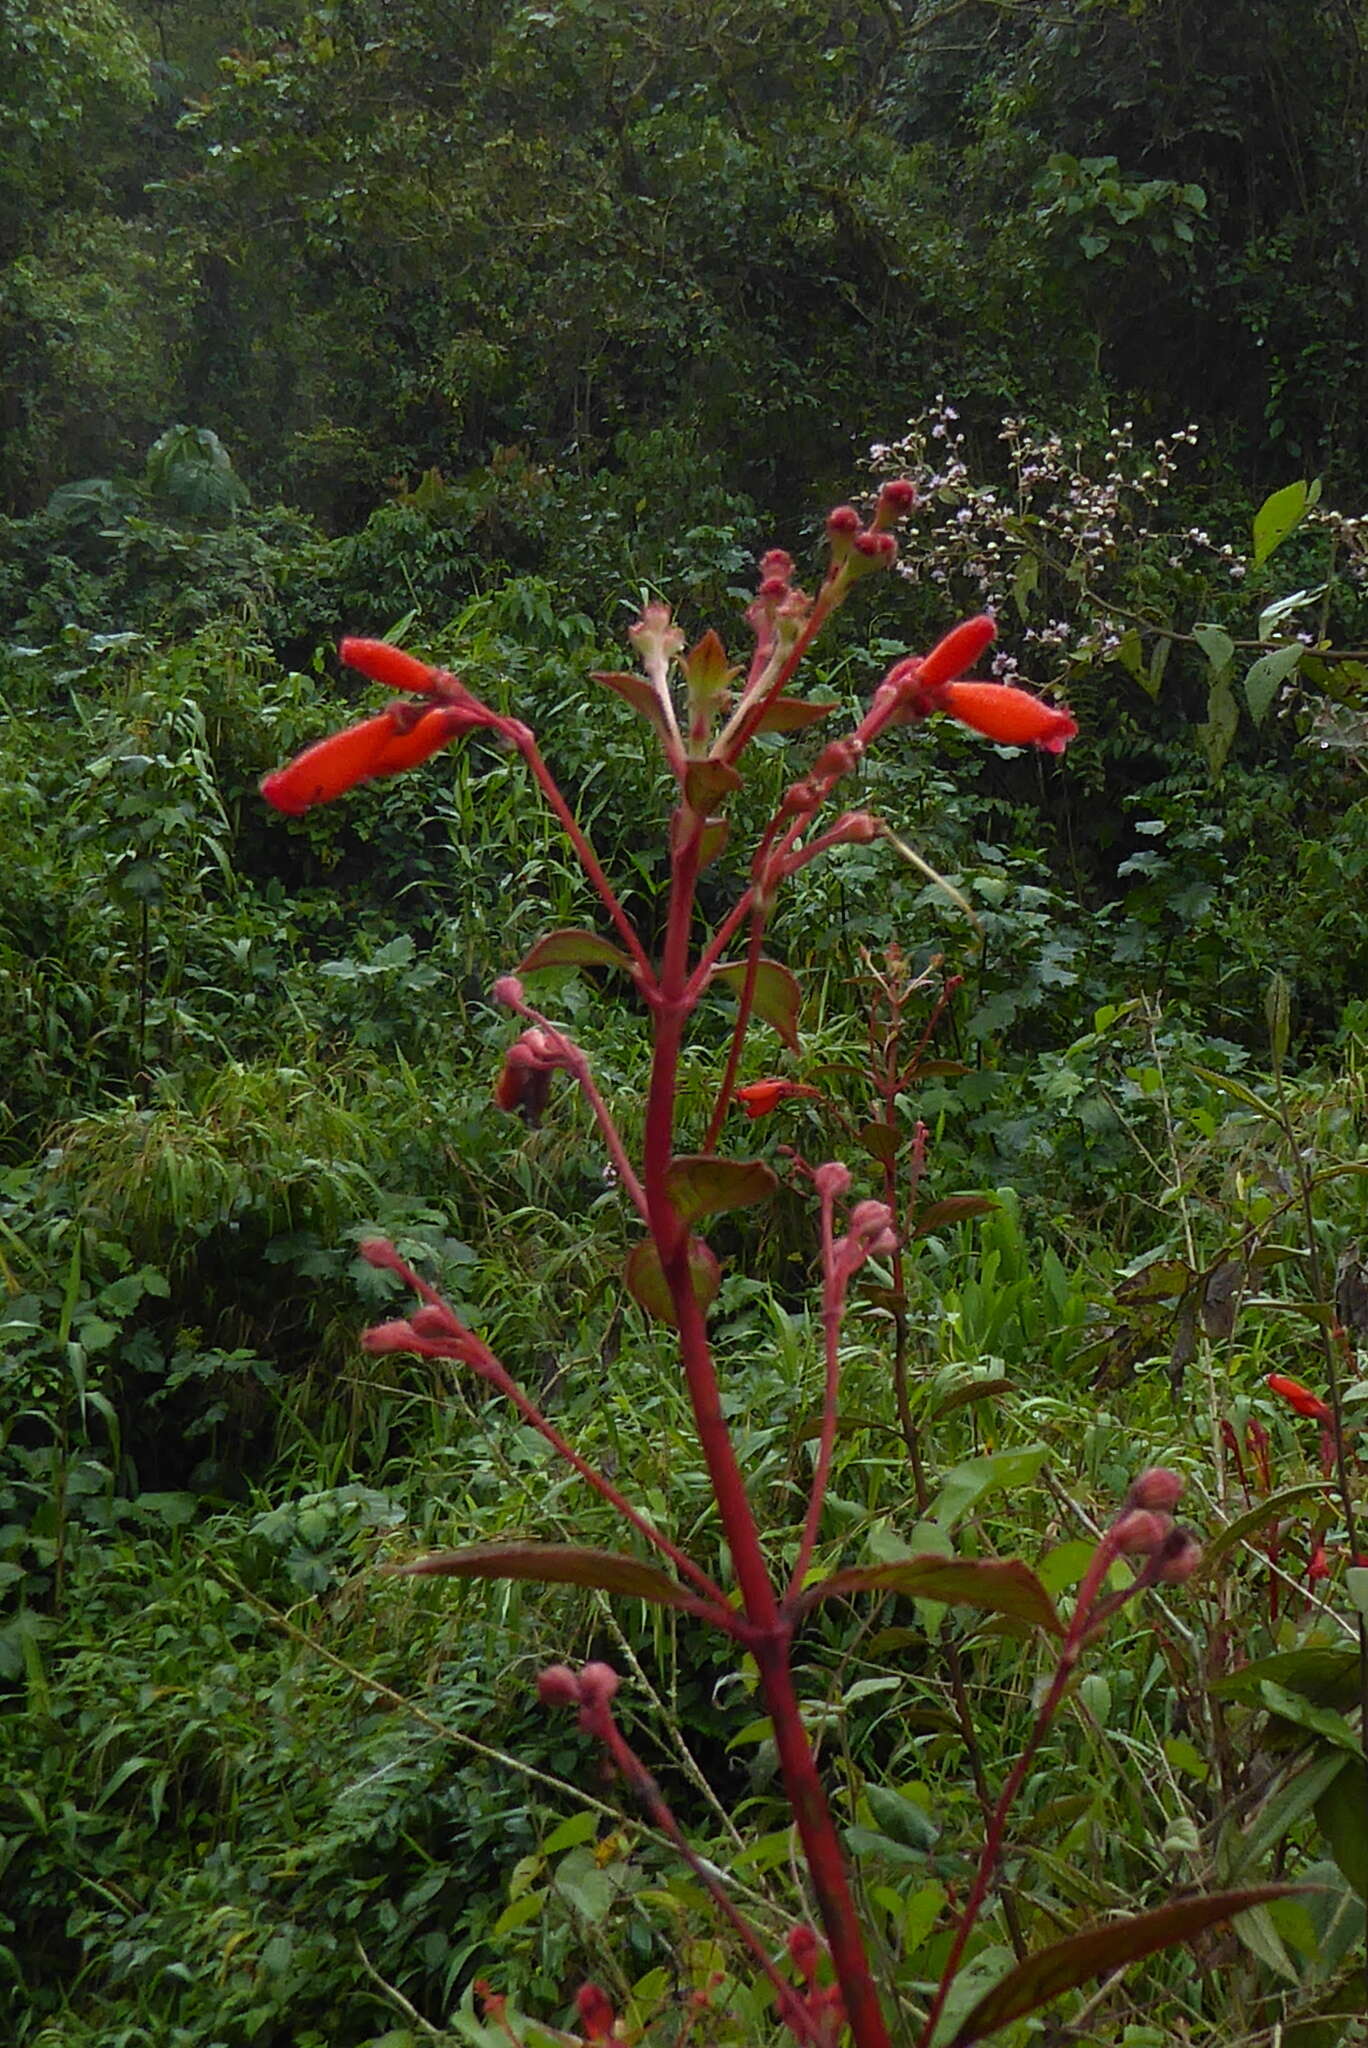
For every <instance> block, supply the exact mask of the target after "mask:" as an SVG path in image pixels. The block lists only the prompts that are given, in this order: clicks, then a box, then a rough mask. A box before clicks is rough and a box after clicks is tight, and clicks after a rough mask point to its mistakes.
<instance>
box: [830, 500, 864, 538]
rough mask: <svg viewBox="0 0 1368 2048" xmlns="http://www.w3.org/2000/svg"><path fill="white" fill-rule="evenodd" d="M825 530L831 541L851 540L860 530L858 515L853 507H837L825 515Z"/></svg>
mask: <svg viewBox="0 0 1368 2048" xmlns="http://www.w3.org/2000/svg"><path fill="white" fill-rule="evenodd" d="M826 530H827V532H828V534H829V535H830V536H831V538H832V540H837V539H840V540H853V539H854V538H855V535H856V534H857V533H858V532H859V530H860V515H859V513H858V512H857V511H856V510H855V507H854V506H853V505H837V506H836V507H835V509H834V511H831V512H828V513H827V521H826Z"/></svg>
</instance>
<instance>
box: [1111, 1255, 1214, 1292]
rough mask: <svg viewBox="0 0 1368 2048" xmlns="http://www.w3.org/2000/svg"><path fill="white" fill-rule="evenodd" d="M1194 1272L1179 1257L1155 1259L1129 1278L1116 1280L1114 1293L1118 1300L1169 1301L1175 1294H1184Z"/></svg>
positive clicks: (1193, 1278)
mask: <svg viewBox="0 0 1368 2048" xmlns="http://www.w3.org/2000/svg"><path fill="white" fill-rule="evenodd" d="M1196 1277H1197V1276H1196V1274H1195V1273H1194V1272H1193V1271H1192V1268H1191V1267H1190V1266H1185V1265H1184V1263H1183V1261H1182V1260H1181V1259H1155V1260H1153V1261H1152V1263H1151V1264H1150V1265H1148V1266H1142V1267H1141V1269H1140V1271H1139V1272H1138V1273H1132V1274H1131V1275H1130V1277H1129V1279H1126V1280H1120V1281H1118V1282H1117V1285H1116V1289H1115V1293H1116V1299H1117V1300H1118V1301H1124V1302H1133V1301H1170V1300H1172V1299H1173V1297H1174V1296H1175V1295H1179V1294H1186V1293H1187V1291H1188V1289H1189V1287H1191V1285H1192V1283H1193V1281H1194V1280H1195V1279H1196Z"/></svg>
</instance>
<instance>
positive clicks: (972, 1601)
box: [802, 1555, 1064, 1636]
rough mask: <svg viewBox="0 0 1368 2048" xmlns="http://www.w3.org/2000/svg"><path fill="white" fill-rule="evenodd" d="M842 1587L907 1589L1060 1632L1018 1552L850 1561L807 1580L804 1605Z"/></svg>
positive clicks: (835, 1594) (1046, 1596) (926, 1597)
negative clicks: (815, 1580) (846, 1565)
mask: <svg viewBox="0 0 1368 2048" xmlns="http://www.w3.org/2000/svg"><path fill="white" fill-rule="evenodd" d="M847 1593H906V1594H908V1595H910V1596H911V1597H912V1598H914V1599H917V1600H939V1601H943V1602H944V1604H945V1605H946V1606H947V1607H978V1608H982V1609H983V1611H984V1612H985V1613H988V1614H1010V1615H1013V1616H1014V1617H1015V1618H1016V1619H1017V1620H1018V1621H1029V1622H1031V1623H1032V1624H1033V1625H1034V1626H1035V1627H1036V1628H1043V1629H1045V1630H1046V1631H1047V1633H1048V1634H1050V1635H1055V1636H1061V1635H1063V1633H1064V1629H1063V1624H1062V1623H1061V1622H1060V1619H1059V1616H1058V1615H1057V1614H1056V1613H1055V1605H1054V1602H1053V1600H1052V1599H1051V1598H1050V1596H1049V1594H1048V1593H1047V1592H1046V1591H1045V1588H1044V1587H1043V1586H1042V1585H1041V1583H1040V1581H1039V1579H1038V1578H1037V1577H1036V1575H1035V1573H1034V1572H1033V1571H1032V1570H1031V1568H1030V1566H1029V1565H1024V1564H1022V1563H1021V1562H1020V1560H1019V1559H1017V1558H983V1559H974V1558H960V1557H936V1556H934V1555H932V1556H925V1557H905V1558H899V1559H898V1560H897V1562H896V1563H894V1564H867V1565H853V1566H852V1567H851V1568H850V1570H849V1571H844V1572H835V1573H833V1574H832V1576H831V1577H830V1578H829V1579H823V1580H821V1582H820V1583H819V1584H818V1585H815V1586H809V1587H808V1589H807V1591H806V1592H805V1593H804V1595H803V1598H802V1605H803V1607H804V1608H808V1607H812V1606H814V1605H815V1603H816V1602H817V1601H818V1600H831V1599H834V1598H836V1597H838V1596H841V1595H844V1594H847Z"/></svg>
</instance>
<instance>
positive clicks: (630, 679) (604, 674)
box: [591, 669, 666, 739]
mask: <svg viewBox="0 0 1368 2048" xmlns="http://www.w3.org/2000/svg"><path fill="white" fill-rule="evenodd" d="M591 674H592V676H593V679H594V681H595V682H596V683H604V684H606V685H607V687H608V688H609V689H610V690H615V691H616V692H617V694H618V696H619V697H621V699H622V701H623V702H624V704H630V705H631V707H632V709H633V711H638V712H640V714H641V716H642V717H643V718H644V719H645V720H646V723H647V724H648V725H652V726H654V727H655V730H656V731H657V733H659V735H660V737H661V739H664V738H665V737H666V730H665V720H664V718H663V717H662V715H661V710H660V700H659V699H658V698H657V696H656V693H655V691H654V690H653V689H652V688H651V686H650V684H649V683H648V682H647V680H646V678H645V676H634V675H627V674H623V673H620V672H618V671H616V670H612V671H610V670H608V669H594V670H592V671H591Z"/></svg>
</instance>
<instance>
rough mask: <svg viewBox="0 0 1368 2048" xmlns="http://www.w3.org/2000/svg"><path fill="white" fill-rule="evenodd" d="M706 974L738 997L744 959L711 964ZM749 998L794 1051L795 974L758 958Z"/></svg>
mask: <svg viewBox="0 0 1368 2048" xmlns="http://www.w3.org/2000/svg"><path fill="white" fill-rule="evenodd" d="M710 978H711V979H712V980H713V981H720V982H721V983H722V984H723V986H724V987H725V988H729V989H730V990H731V992H732V994H733V995H734V996H736V997H737V998H738V1000H739V999H740V995H741V991H742V989H743V988H744V987H745V985H746V963H745V961H744V960H730V961H728V962H727V963H726V964H725V965H724V966H722V967H715V968H714V969H713V971H712V975H711V977H710ZM753 1001H754V1006H755V1014H756V1016H757V1017H759V1018H761V1019H762V1020H763V1021H764V1022H765V1023H766V1024H769V1025H771V1026H772V1027H773V1029H774V1030H775V1031H777V1032H778V1034H779V1036H780V1038H782V1039H783V1041H784V1044H785V1045H786V1046H787V1047H788V1048H789V1051H790V1052H797V1051H798V1050H799V1047H798V1012H799V1010H800V1008H801V1007H802V1001H803V991H802V989H801V988H800V987H799V985H798V979H797V976H796V975H793V974H791V973H790V972H789V970H788V968H787V967H781V966H780V964H779V962H778V961H777V960H761V961H760V962H759V963H758V965H757V967H756V970H755V993H754V997H753Z"/></svg>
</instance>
